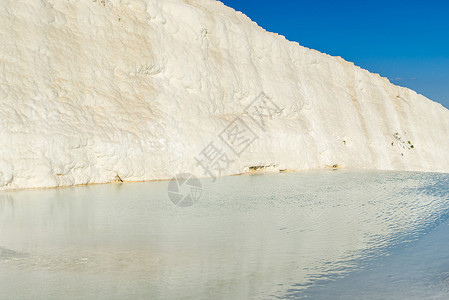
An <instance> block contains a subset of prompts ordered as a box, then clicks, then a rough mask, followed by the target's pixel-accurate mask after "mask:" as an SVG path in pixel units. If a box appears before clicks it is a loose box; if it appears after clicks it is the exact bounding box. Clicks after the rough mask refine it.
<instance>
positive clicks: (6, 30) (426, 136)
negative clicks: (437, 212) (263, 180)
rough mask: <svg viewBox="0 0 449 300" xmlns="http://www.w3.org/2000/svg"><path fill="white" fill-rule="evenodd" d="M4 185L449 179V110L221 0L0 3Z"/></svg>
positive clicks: (0, 165)
mask: <svg viewBox="0 0 449 300" xmlns="http://www.w3.org/2000/svg"><path fill="white" fill-rule="evenodd" d="M0 14H1V18H0V34H1V39H2V43H1V44H0V70H1V72H0V99H1V103H2V105H1V109H0V189H15V188H31V187H55V186H64V185H74V184H87V183H105V182H111V181H116V180H123V181H142V180H153V179H169V178H171V177H173V176H174V175H176V174H178V173H186V172H188V173H193V174H195V175H197V176H212V177H216V176H223V175H231V174H238V173H242V172H247V171H249V170H253V169H257V168H263V167H270V168H273V169H276V170H305V169H316V168H334V167H338V168H350V169H354V168H358V169H387V170H413V171H435V172H449V155H448V154H447V153H449V139H448V137H449V111H448V110H447V109H445V108H444V107H443V106H441V105H440V104H438V103H435V102H432V101H430V100H428V99H427V98H425V97H424V96H421V95H418V94H417V93H415V92H414V91H412V90H409V89H406V88H402V87H398V86H395V85H393V84H391V83H390V82H389V81H388V80H387V79H386V78H382V77H380V76H379V75H377V74H371V73H369V72H368V71H366V70H363V69H361V68H359V67H357V66H354V64H352V63H350V62H347V61H345V60H343V59H341V58H338V57H331V56H328V55H326V54H322V53H319V52H317V51H314V50H310V49H307V48H304V47H301V46H299V45H298V44H297V43H293V42H289V41H287V40H286V39H285V38H284V37H282V36H279V35H277V34H273V33H269V32H266V31H265V30H263V29H262V28H260V27H259V26H257V24H255V23H253V22H252V21H251V20H250V19H249V18H248V17H246V16H245V15H243V14H242V13H240V12H236V11H234V10H233V9H231V8H228V7H226V6H225V5H223V4H222V3H221V2H218V1H214V0H190V1H188V0H184V1H182V0H146V1H143V0H109V1H108V0H104V1H99V0H98V1H95V0H93V1H92V0H75V1H58V0H42V1H32V0H26V1H25V0H24V1H17V0H14V1H13V0H1V1H0Z"/></svg>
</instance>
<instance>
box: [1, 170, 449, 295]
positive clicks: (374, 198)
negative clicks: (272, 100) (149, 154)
mask: <svg viewBox="0 0 449 300" xmlns="http://www.w3.org/2000/svg"><path fill="white" fill-rule="evenodd" d="M201 185H202V191H201V199H200V200H199V202H197V203H196V204H195V205H193V206H191V207H179V206H177V205H174V204H173V202H172V201H170V199H169V197H168V193H167V187H168V182H149V183H127V184H112V185H96V186H85V187H74V188H63V189H50V190H28V191H15V192H2V193H0V299H17V298H19V299H22V298H33V299H61V298H76V297H78V298H81V299H86V298H89V299H90V298H99V299H124V298H128V299H131V298H132V299H139V298H146V299H249V298H251V299H271V298H274V299H296V298H311V299H331V298H332V299H361V298H363V299H375V298H382V299H398V298H401V297H404V298H407V299H423V298H428V299H447V298H449V221H447V219H448V216H449V175H446V174H431V173H430V174H429V173H428V174H425V173H406V172H381V171H363V172H362V171H320V172H318V171H317V172H302V173H283V174H271V175H268V174H267V175H245V176H236V177H227V178H221V179H219V180H217V181H216V182H212V181H211V180H208V179H203V180H201Z"/></svg>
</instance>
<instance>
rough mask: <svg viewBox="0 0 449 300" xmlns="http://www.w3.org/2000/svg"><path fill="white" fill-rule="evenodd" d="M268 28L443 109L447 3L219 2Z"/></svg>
mask: <svg viewBox="0 0 449 300" xmlns="http://www.w3.org/2000/svg"><path fill="white" fill-rule="evenodd" d="M221 1H222V2H223V3H224V4H226V5H228V6H231V7H233V8H234V9H236V10H239V11H242V12H243V13H245V14H246V15H247V16H249V17H250V18H251V19H252V20H253V21H255V22H257V23H258V24H259V25H260V26H262V27H263V28H265V29H266V30H268V31H272V32H277V33H279V34H282V35H284V36H285V37H286V38H287V39H289V40H292V41H296V42H298V43H299V44H300V45H303V46H306V47H309V48H313V49H316V50H319V51H321V52H325V53H328V54H330V55H335V56H341V57H343V58H344V59H346V60H349V61H352V62H354V63H355V64H356V65H359V66H361V67H363V68H365V69H368V70H369V71H371V72H374V73H379V74H381V75H382V76H385V77H388V78H389V79H390V81H391V82H393V83H394V84H397V85H401V86H405V87H408V88H411V89H413V90H415V91H417V92H418V93H420V94H423V95H425V96H426V97H428V98H430V99H432V100H434V101H437V102H440V103H442V104H443V105H444V106H446V107H447V108H449V1H447V0H446V1H443V0H440V1H435V0H427V1H394V0H391V1H385V0H379V1H369V0H368V1H335V0H334V1H321V0H310V1H302V0H296V1H295V0H283V1H282V0H280V1H264V0H262V1H261V0H259V1H255V0H221Z"/></svg>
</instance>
